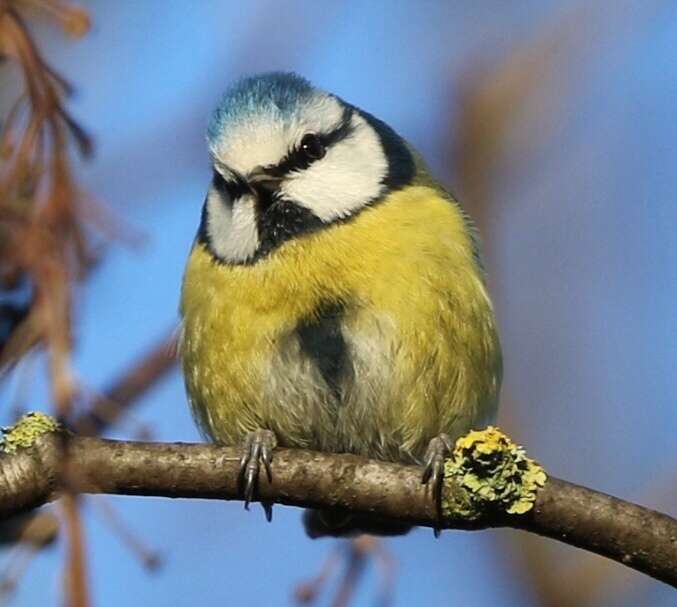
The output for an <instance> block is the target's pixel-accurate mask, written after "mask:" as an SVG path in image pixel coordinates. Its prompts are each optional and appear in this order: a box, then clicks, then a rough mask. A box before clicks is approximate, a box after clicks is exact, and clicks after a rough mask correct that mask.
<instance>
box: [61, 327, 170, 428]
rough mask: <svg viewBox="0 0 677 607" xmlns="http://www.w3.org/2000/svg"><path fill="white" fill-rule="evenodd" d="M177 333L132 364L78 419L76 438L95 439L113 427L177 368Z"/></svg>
mask: <svg viewBox="0 0 677 607" xmlns="http://www.w3.org/2000/svg"><path fill="white" fill-rule="evenodd" d="M176 361H177V358H176V330H175V329H172V330H171V331H170V332H169V334H168V335H167V336H166V337H163V338H161V339H160V340H159V341H158V342H157V343H156V344H154V345H153V346H151V348H150V349H149V350H148V351H147V352H146V353H145V354H143V355H142V356H141V358H140V359H138V360H137V361H135V362H134V363H132V365H130V367H129V369H127V370H126V371H124V372H123V373H122V374H121V375H120V377H118V378H117V379H115V380H114V381H113V382H112V383H111V385H110V386H109V387H108V388H107V389H106V390H105V391H104V393H103V394H102V395H101V396H100V397H98V398H96V399H95V400H94V401H93V402H92V403H91V404H90V405H89V406H88V408H87V411H86V412H85V413H83V414H82V415H80V416H79V417H77V418H76V419H75V420H74V422H73V424H72V427H73V428H74V430H75V431H76V432H77V433H78V434H84V435H87V436H94V435H96V434H100V433H102V432H103V431H104V430H106V429H107V428H108V427H109V426H111V425H113V424H114V423H116V422H117V421H118V420H119V419H120V417H122V416H123V415H124V414H125V413H126V412H127V411H128V410H129V407H130V406H131V405H133V404H134V403H135V402H137V401H138V399H139V398H141V397H142V396H143V395H144V394H145V393H146V392H147V391H148V390H150V388H152V387H153V386H154V385H155V384H156V383H157V382H158V381H160V380H161V379H162V378H163V377H165V375H166V374H167V373H169V371H171V370H172V369H173V368H174V367H175V366H176Z"/></svg>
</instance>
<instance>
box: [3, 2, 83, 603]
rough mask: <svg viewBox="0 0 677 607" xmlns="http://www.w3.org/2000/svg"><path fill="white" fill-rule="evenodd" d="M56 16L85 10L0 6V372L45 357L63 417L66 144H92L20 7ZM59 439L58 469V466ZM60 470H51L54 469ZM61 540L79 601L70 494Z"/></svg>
mask: <svg viewBox="0 0 677 607" xmlns="http://www.w3.org/2000/svg"><path fill="white" fill-rule="evenodd" d="M26 9H31V10H32V11H33V12H35V13H36V14H40V15H43V16H46V17H47V18H49V19H51V20H52V21H56V22H57V24H58V25H60V26H61V27H62V28H63V29H64V30H65V32H66V33H67V34H69V35H72V36H79V35H82V34H84V33H85V32H86V31H87V29H88V26H89V19H88V16H87V13H86V12H85V11H83V10H81V9H77V8H74V7H71V6H69V5H66V4H64V3H62V2H60V1H59V0H40V1H39V2H37V1H35V0H33V1H30V2H29V1H28V0H24V1H21V0H3V1H2V2H0V54H1V55H2V56H3V57H4V58H6V59H9V60H11V61H13V62H14V63H15V64H16V65H17V66H18V68H19V70H20V73H21V76H22V78H23V85H24V86H23V90H22V91H21V93H20V94H19V96H18V98H17V99H16V101H15V103H14V105H13V106H12V107H11V109H10V111H9V113H8V114H7V115H6V116H5V117H4V119H3V122H2V130H1V131H0V157H1V158H2V165H1V166H0V294H5V293H6V292H8V291H14V290H16V289H17V288H22V289H23V290H24V291H25V293H24V296H23V298H22V299H21V302H20V304H18V305H16V304H14V305H10V307H9V308H8V307H7V305H5V306H4V308H3V310H2V316H1V317H0V318H1V320H2V322H1V323H0V324H2V327H0V371H2V370H3V369H6V368H7V367H9V366H11V365H13V364H14V363H15V362H16V361H17V360H18V359H19V358H20V357H22V356H23V355H24V354H26V352H28V350H29V349H31V348H33V347H36V346H41V347H42V348H44V349H45V351H46V353H47V360H48V363H49V374H50V377H49V381H50V388H51V395H52V400H53V403H54V407H55V409H56V412H57V415H58V416H59V417H61V418H62V419H67V418H68V417H69V415H70V413H71V410H72V406H73V401H74V396H75V383H74V380H73V373H72V370H71V351H72V316H73V289H74V287H75V284H76V283H77V282H78V281H79V280H81V279H82V278H83V277H84V276H85V275H86V273H87V270H88V269H89V268H90V267H91V266H92V264H93V263H94V261H95V259H96V256H95V254H94V246H93V244H92V235H91V229H90V226H89V225H87V223H86V222H85V221H84V220H83V218H82V213H81V209H82V208H83V207H84V206H85V205H86V204H87V201H86V199H85V197H84V196H83V194H82V192H81V191H80V189H79V188H78V187H77V185H76V183H75V181H74V179H73V176H72V174H71V162H70V158H69V152H70V145H71V144H75V146H76V147H77V148H78V150H79V152H80V154H81V155H83V156H88V155H89V154H90V153H91V150H92V144H91V141H90V139H89V137H88V136H87V134H86V133H85V131H84V129H83V128H82V127H81V126H80V125H79V124H78V123H77V121H76V120H75V119H74V118H73V117H72V116H71V115H70V114H69V112H68V111H67V109H66V106H65V98H66V97H67V95H68V94H69V93H70V92H71V87H70V85H69V84H68V83H67V82H66V80H65V79H64V78H63V77H62V76H61V75H60V74H58V73H57V72H56V71H55V70H54V69H53V68H52V67H51V66H50V65H49V64H48V63H47V61H46V60H45V58H44V57H43V56H42V54H41V52H40V50H39V48H38V46H37V44H36V42H35V41H34V39H33V36H32V35H31V33H30V31H29V28H28V26H27V25H26V22H25V21H24V18H23V16H22V12H21V11H24V10H26ZM65 443H67V439H66V441H65V442H64V445H62V446H63V447H65V449H64V451H63V457H62V458H61V459H62V461H63V462H64V466H66V467H67V466H68V449H67V444H65ZM55 474H56V475H58V476H61V474H62V473H61V471H55ZM62 506H63V511H64V517H65V521H66V525H65V527H66V534H67V536H68V566H67V571H66V591H67V596H68V601H69V604H70V605H71V606H73V607H86V605H88V603H89V600H88V593H87V581H86V573H85V562H84V547H83V539H82V526H81V520H80V513H79V510H78V507H77V498H76V497H75V496H74V495H72V494H66V495H65V496H64V500H63V503H62Z"/></svg>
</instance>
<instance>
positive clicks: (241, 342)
mask: <svg viewBox="0 0 677 607" xmlns="http://www.w3.org/2000/svg"><path fill="white" fill-rule="evenodd" d="M208 143H209V150H210V153H211V160H212V167H213V177H212V181H211V185H210V186H209V190H208V192H207V196H206V200H205V203H204V206H203V208H202V217H201V221H200V225H199V229H198V233H197V237H196V239H195V242H194V245H193V247H192V250H191V252H190V256H189V259H188V263H187V267H186V271H185V276H184V281H183V288H182V296H181V314H182V338H181V344H180V353H181V358H182V364H183V370H184V375H185V382H186V386H187V393H188V396H189V400H190V404H191V406H192V410H193V413H194V416H195V418H196V420H197V423H198V424H199V426H200V428H201V429H202V430H203V431H204V433H205V434H206V435H207V436H208V437H210V438H211V439H212V440H214V441H215V442H217V443H220V444H224V445H242V447H243V449H244V455H243V459H242V466H243V469H242V475H243V487H242V490H243V494H244V498H245V500H246V502H245V503H246V504H248V503H249V500H250V499H252V497H253V495H254V493H255V487H256V486H257V483H258V475H259V468H260V466H261V465H263V466H264V467H265V468H266V469H267V471H268V473H270V461H271V458H272V457H273V449H274V448H275V447H276V446H277V445H279V446H284V447H294V448H301V449H314V450H319V451H323V452H329V453H353V454H357V455H361V456H365V457H369V458H376V459H379V460H385V461H394V462H403V463H415V464H421V465H422V466H423V472H422V474H423V476H422V480H423V482H429V481H431V484H432V486H433V488H434V490H435V493H434V494H435V495H436V496H437V498H438V499H439V491H440V488H441V483H442V475H443V463H444V457H445V456H446V455H447V454H448V452H449V450H450V449H451V448H452V446H453V441H455V439H456V438H458V437H459V436H460V435H462V434H464V433H466V432H467V431H468V430H470V429H472V428H477V427H483V426H484V425H486V424H487V423H488V422H490V421H491V420H492V419H493V417H494V415H495V413H496V409H497V405H498V397H499V389H500V383H501V375H502V363H501V351H500V346H499V340H498V336H497V331H496V324H495V320H494V313H493V310H492V304H491V301H490V299H489V295H488V293H487V288H486V284H485V279H484V273H483V269H482V265H481V262H480V255H479V251H478V242H477V238H476V234H475V229H474V227H473V225H472V223H471V221H470V219H469V218H468V216H467V215H466V214H465V213H464V211H463V210H462V209H461V207H460V206H459V204H458V203H457V202H456V201H455V200H454V198H453V197H452V196H451V195H450V194H449V193H448V192H446V191H445V190H444V188H443V187H442V186H441V185H440V184H439V183H437V182H436V181H435V180H434V179H433V178H432V177H431V176H430V175H429V173H428V171H427V169H426V166H425V164H424V162H423V160H422V159H421V157H420V156H419V154H418V153H416V151H414V150H413V148H412V147H411V146H410V145H409V144H408V143H407V142H405V141H404V139H402V138H401V137H400V136H399V135H397V133H395V131H393V129H391V128H390V127H389V126H388V125H387V124H385V123H384V122H382V121H381V120H379V119H378V118H375V117H374V116H372V115H371V114H369V113H367V112H365V111H364V110H361V109H359V108H357V107H355V106H354V105H351V104H350V103H347V102H345V101H343V100H342V99H340V98H339V97H337V96H336V95H333V94H331V93H328V92H325V91H323V90H320V89H318V88H315V87H314V86H312V85H311V84H310V83H309V82H308V81H306V80H305V79H303V78H301V77H299V76H297V75H295V74H289V73H270V74H264V75H259V76H254V77H249V78H245V79H243V80H240V81H239V82H237V83H236V84H234V85H233V86H232V87H231V88H230V90H228V91H227V92H226V94H225V96H224V97H223V99H222V101H221V103H220V105H219V106H218V108H217V109H216V111H215V113H214V115H213V118H212V120H211V123H210V125H209V128H208ZM313 516H314V515H313V514H311V515H308V516H307V518H306V522H307V528H308V530H309V533H310V534H311V535H320V534H325V533H326V534H334V535H340V534H342V533H343V532H344V531H345V532H346V533H347V532H352V531H374V529H373V528H370V523H369V521H357V522H356V521H355V520H354V519H351V517H349V516H342V515H336V516H331V513H324V516H323V513H319V516H317V517H315V518H313ZM323 525H324V528H321V527H322V526H323ZM377 531H378V529H377ZM382 531H383V532H384V533H385V532H387V531H388V530H387V529H383V530H382Z"/></svg>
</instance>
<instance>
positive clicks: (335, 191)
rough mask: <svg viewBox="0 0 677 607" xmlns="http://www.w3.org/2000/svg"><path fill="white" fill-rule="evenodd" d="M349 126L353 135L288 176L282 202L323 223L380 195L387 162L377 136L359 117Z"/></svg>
mask: <svg viewBox="0 0 677 607" xmlns="http://www.w3.org/2000/svg"><path fill="white" fill-rule="evenodd" d="M351 126H352V128H353V132H352V133H351V134H350V135H348V137H346V138H345V139H343V140H342V141H339V142H337V143H335V144H334V145H332V146H331V147H330V148H329V149H328V150H327V155H326V156H325V157H324V158H322V159H321V160H318V161H316V162H314V163H313V164H311V165H310V166H309V167H308V168H306V169H305V170H303V171H298V172H294V173H291V174H290V175H289V176H288V177H287V179H285V181H284V182H283V184H282V186H281V191H282V193H283V196H284V197H285V198H287V199H289V200H293V201H294V202H295V203H296V204H299V205H301V206H304V207H306V208H307V209H309V210H310V211H312V212H313V213H314V214H315V215H316V216H317V217H319V218H320V219H321V220H322V221H325V222H329V221H332V220H335V219H340V218H343V217H347V216H349V215H350V214H352V213H353V212H354V211H356V210H357V209H359V208H360V207H362V206H364V205H365V204H366V203H368V202H370V201H372V200H374V199H376V198H378V196H380V194H381V193H382V192H383V179H384V178H385V177H386V175H387V173H388V160H387V159H386V156H385V154H384V152H383V148H382V146H381V143H380V141H379V139H378V135H377V134H376V132H375V131H374V130H373V129H372V128H371V127H370V126H369V125H368V124H367V122H366V121H365V119H364V118H362V116H360V115H359V114H356V113H355V114H353V116H352V119H351Z"/></svg>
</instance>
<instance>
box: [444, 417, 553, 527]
mask: <svg viewBox="0 0 677 607" xmlns="http://www.w3.org/2000/svg"><path fill="white" fill-rule="evenodd" d="M444 471H445V479H447V481H448V483H449V484H451V483H453V484H454V485H455V486H457V487H461V488H462V489H463V490H464V492H463V495H458V489H457V488H456V491H455V492H453V497H452V498H449V497H448V496H446V497H445V498H444V499H443V500H442V512H443V514H444V516H445V517H451V518H459V517H463V518H466V519H469V520H474V519H478V518H481V517H482V516H483V514H484V513H485V512H486V511H487V509H488V508H491V509H499V510H501V511H503V512H506V513H508V514H524V513H525V512H528V511H529V510H531V508H532V507H533V504H534V501H535V500H536V494H537V492H538V490H539V489H540V488H541V487H543V486H544V485H545V482H546V480H547V476H546V473H545V470H543V468H542V467H541V466H540V465H539V464H537V463H536V462H535V461H534V460H532V459H530V458H528V457H527V455H526V453H525V451H524V449H523V448H522V447H520V446H519V445H516V444H515V443H513V442H512V441H511V440H510V438H509V437H508V436H507V435H506V434H504V433H503V432H501V430H499V429H498V428H495V427H493V426H489V427H488V428H486V429H485V430H479V431H472V432H469V433H468V434H466V435H465V436H462V437H461V438H459V439H458V441H457V442H456V447H455V449H454V452H453V454H452V457H451V458H450V459H448V460H447V461H446V463H445V470H444Z"/></svg>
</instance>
